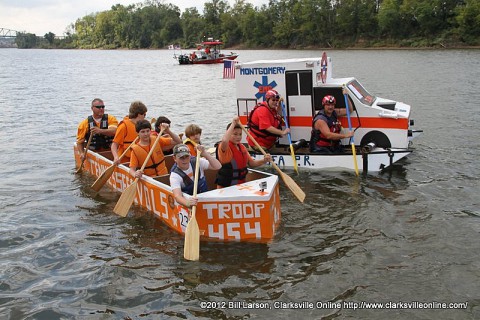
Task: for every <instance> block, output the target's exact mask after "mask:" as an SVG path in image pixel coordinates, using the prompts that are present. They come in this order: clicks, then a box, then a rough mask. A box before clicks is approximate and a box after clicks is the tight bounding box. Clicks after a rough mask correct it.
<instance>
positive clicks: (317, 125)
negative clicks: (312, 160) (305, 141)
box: [310, 95, 354, 154]
mask: <svg viewBox="0 0 480 320" xmlns="http://www.w3.org/2000/svg"><path fill="white" fill-rule="evenodd" d="M335 103H336V101H335V97H334V96H332V95H326V96H325V97H323V99H322V105H323V109H322V110H320V111H318V112H317V114H316V115H315V117H314V118H313V122H312V135H311V137H310V151H311V152H313V153H320V154H336V153H342V152H343V146H342V145H341V143H340V140H341V139H345V138H350V137H351V136H353V134H354V132H353V131H347V132H346V133H342V132H341V131H342V126H341V124H340V121H338V117H339V116H345V115H346V114H347V109H346V108H341V109H340V108H335ZM349 108H350V113H352V112H353V110H352V106H349Z"/></svg>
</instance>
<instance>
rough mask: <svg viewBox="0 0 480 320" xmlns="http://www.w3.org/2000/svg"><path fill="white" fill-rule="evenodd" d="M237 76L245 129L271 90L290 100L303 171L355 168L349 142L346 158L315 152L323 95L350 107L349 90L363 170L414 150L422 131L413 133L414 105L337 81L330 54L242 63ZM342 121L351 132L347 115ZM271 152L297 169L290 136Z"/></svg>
mask: <svg viewBox="0 0 480 320" xmlns="http://www.w3.org/2000/svg"><path fill="white" fill-rule="evenodd" d="M235 74H236V75H235V81H236V96H237V114H238V116H239V117H240V120H241V122H242V123H243V124H245V125H247V124H248V116H249V114H250V111H251V110H252V109H253V108H254V107H255V105H256V104H257V103H258V102H260V101H264V99H265V93H266V92H267V91H268V90H271V89H275V90H276V91H277V92H278V93H279V94H280V95H281V96H282V97H283V98H284V101H285V106H286V111H287V122H288V123H289V125H290V129H291V139H292V142H293V143H294V145H297V147H298V149H297V150H296V160H297V164H298V166H299V167H304V168H309V169H346V170H354V161H353V156H352V152H351V147H350V142H349V139H344V140H342V144H343V145H344V146H345V148H344V150H345V153H344V154H340V155H321V154H313V153H310V150H309V148H308V142H309V140H310V134H311V130H312V119H313V117H314V115H315V114H316V112H317V111H318V110H320V109H321V108H322V104H321V101H322V99H323V97H324V96H326V95H333V96H334V97H335V99H336V101H337V104H336V106H337V107H339V108H345V99H344V95H343V88H346V91H347V94H348V99H349V104H351V105H353V107H354V112H353V113H352V114H351V124H352V129H354V130H355V135H354V142H355V146H356V148H355V150H356V154H357V156H356V158H357V164H358V168H359V169H360V170H363V171H364V172H368V171H381V170H383V169H385V168H387V167H389V166H391V165H392V164H393V163H396V162H397V161H399V160H400V159H402V158H404V157H405V156H407V155H408V154H410V153H411V152H412V151H413V149H411V141H412V140H413V139H414V138H416V137H417V136H419V135H420V134H421V133H422V130H414V129H413V125H414V121H413V119H411V118H410V116H411V107H410V105H408V104H405V103H403V102H397V101H393V100H389V99H384V98H380V97H376V96H374V95H372V94H370V93H369V92H368V91H367V90H366V89H365V88H364V87H363V86H362V85H361V84H360V83H359V81H358V80H357V79H355V78H353V77H351V78H333V77H332V61H331V58H330V57H327V55H326V53H325V52H324V53H323V55H322V57H318V58H302V59H285V60H259V61H253V62H243V63H237V64H236V67H235ZM339 120H340V122H341V123H342V126H343V127H344V128H347V129H348V121H347V117H340V118H339ZM302 140H303V141H302ZM244 142H245V141H244ZM305 143H306V146H305ZM270 153H271V154H272V156H273V158H274V161H275V163H276V164H277V165H278V166H279V167H280V168H291V167H293V160H292V158H291V156H290V148H289V141H288V137H283V138H281V139H280V140H279V143H278V144H277V147H276V148H274V149H272V150H270ZM254 156H257V155H255V154H254ZM261 156H262V155H260V157H261Z"/></svg>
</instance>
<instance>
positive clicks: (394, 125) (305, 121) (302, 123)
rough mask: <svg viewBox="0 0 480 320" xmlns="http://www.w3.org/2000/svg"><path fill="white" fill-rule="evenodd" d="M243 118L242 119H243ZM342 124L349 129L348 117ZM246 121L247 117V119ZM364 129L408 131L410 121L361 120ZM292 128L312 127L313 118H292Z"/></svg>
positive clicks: (365, 118) (388, 119) (354, 122)
mask: <svg viewBox="0 0 480 320" xmlns="http://www.w3.org/2000/svg"><path fill="white" fill-rule="evenodd" d="M241 118H242V117H240V119H241ZM339 119H340V122H341V124H342V126H343V127H344V128H348V121H347V117H340V118H339ZM245 121H246V117H245ZM351 121H352V127H354V128H356V127H358V126H360V124H359V122H358V119H357V118H351ZM360 123H361V124H362V126H361V127H362V128H383V129H404V130H407V129H408V119H404V118H402V119H391V118H367V117H363V118H360ZM289 124H290V126H292V127H311V126H312V118H310V117H290V123H289Z"/></svg>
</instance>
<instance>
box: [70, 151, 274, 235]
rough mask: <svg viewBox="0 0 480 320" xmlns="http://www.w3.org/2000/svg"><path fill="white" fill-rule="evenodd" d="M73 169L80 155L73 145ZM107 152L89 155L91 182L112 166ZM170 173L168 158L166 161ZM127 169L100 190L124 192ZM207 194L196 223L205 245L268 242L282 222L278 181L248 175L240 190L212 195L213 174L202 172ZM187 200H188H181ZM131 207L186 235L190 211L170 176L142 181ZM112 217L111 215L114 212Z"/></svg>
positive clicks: (87, 166)
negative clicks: (177, 196)
mask: <svg viewBox="0 0 480 320" xmlns="http://www.w3.org/2000/svg"><path fill="white" fill-rule="evenodd" d="M74 156H75V162H76V165H77V166H79V165H80V162H81V161H80V155H79V152H78V150H77V147H76V145H74ZM112 159H113V157H112V155H111V152H109V151H107V152H101V153H96V152H93V151H88V152H87V158H86V161H85V162H84V165H83V170H84V171H88V172H89V173H90V174H92V175H93V176H94V177H98V176H99V175H101V174H102V173H103V172H104V171H105V169H107V168H108V167H109V166H110V165H112V163H113V162H112ZM165 159H166V161H165V163H166V165H167V168H168V169H169V171H170V168H171V166H172V165H173V158H172V156H171V155H170V156H166V158H165ZM128 171H129V168H128V163H125V164H120V165H119V166H117V167H116V168H115V171H114V173H113V174H112V176H111V177H110V179H109V180H108V182H107V183H106V185H105V186H104V187H103V188H107V185H108V187H110V188H111V189H113V190H114V191H118V192H122V191H123V190H125V188H126V187H128V186H129V185H130V184H131V183H132V182H133V180H134V179H132V177H131V176H130V174H129V172H128ZM205 176H206V178H207V183H208V186H209V190H210V191H208V192H204V193H201V194H198V196H197V198H198V205H197V211H196V220H197V222H198V226H199V229H200V231H201V232H203V233H202V239H204V240H220V241H253V242H269V241H270V240H272V238H273V237H274V235H275V230H276V229H277V228H278V226H279V223H280V218H281V211H280V195H279V181H278V177H277V176H276V175H273V174H269V173H265V172H261V171H257V170H250V169H249V172H248V174H247V181H246V182H245V183H243V184H240V185H235V186H231V187H228V188H223V189H215V188H216V186H215V185H214V181H215V176H216V170H206V172H205ZM185 197H189V195H185ZM135 203H136V204H137V205H139V206H141V207H143V208H145V209H147V210H148V211H149V212H151V213H152V214H154V215H155V217H157V218H158V219H160V220H161V221H163V222H164V223H165V224H166V225H168V226H169V227H170V228H172V229H173V230H175V231H176V232H178V233H181V234H184V233H185V228H186V226H187V223H188V219H189V209H187V208H186V207H183V206H181V205H179V204H178V203H177V202H176V201H175V199H174V197H173V193H172V189H171V187H170V184H169V175H164V176H158V177H148V176H145V175H144V176H143V177H142V178H141V179H140V180H139V182H138V185H137V194H136V197H135ZM112 213H113V212H112Z"/></svg>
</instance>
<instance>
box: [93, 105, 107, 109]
mask: <svg viewBox="0 0 480 320" xmlns="http://www.w3.org/2000/svg"><path fill="white" fill-rule="evenodd" d="M94 107H95V108H97V109H105V106H94Z"/></svg>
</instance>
